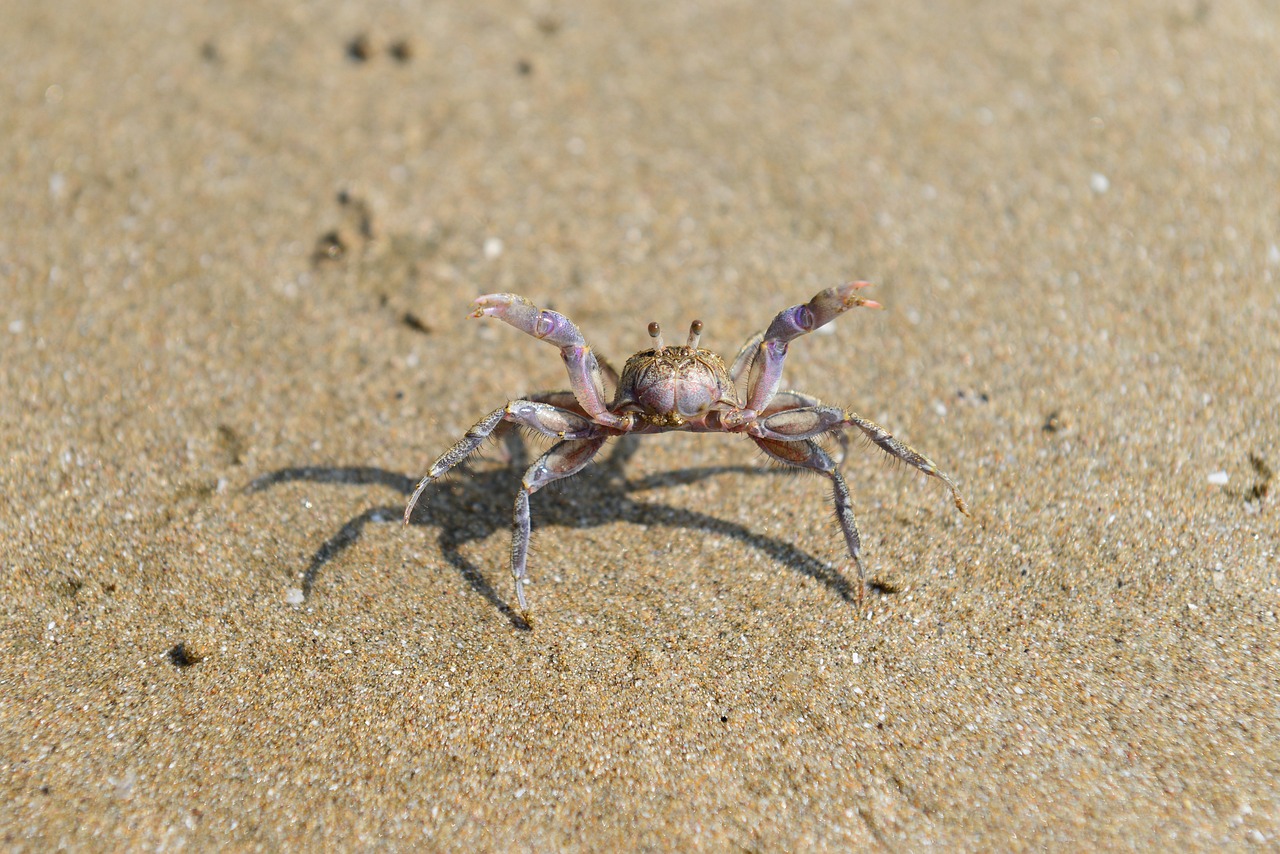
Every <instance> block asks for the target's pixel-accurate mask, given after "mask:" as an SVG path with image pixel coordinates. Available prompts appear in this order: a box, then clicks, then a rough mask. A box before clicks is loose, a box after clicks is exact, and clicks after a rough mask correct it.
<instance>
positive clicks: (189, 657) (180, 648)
mask: <svg viewBox="0 0 1280 854" xmlns="http://www.w3.org/2000/svg"><path fill="white" fill-rule="evenodd" d="M168 655H169V663H170V664H172V665H173V666H174V667H182V668H186V667H191V666H193V665H196V664H199V663H200V661H201V659H203V658H204V656H203V655H200V654H199V653H198V652H196V651H195V650H193V649H192V648H191V647H189V646H187V643H186V641H178V642H177V643H176V644H175V645H174V647H173V649H171V650H169V653H168Z"/></svg>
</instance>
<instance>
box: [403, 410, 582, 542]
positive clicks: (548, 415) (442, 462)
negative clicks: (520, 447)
mask: <svg viewBox="0 0 1280 854" xmlns="http://www.w3.org/2000/svg"><path fill="white" fill-rule="evenodd" d="M503 422H511V423H514V424H520V425H523V426H525V427H529V428H531V429H534V430H537V431H538V432H539V433H542V434H543V435H545V436H552V437H554V438H557V439H585V438H588V437H594V436H596V435H599V427H597V426H596V425H595V424H593V423H592V422H591V421H588V420H587V419H585V418H583V417H582V416H581V415H577V414H575V413H573V412H569V411H568V410H565V409H559V408H557V407H555V406H551V405H549V404H546V403H539V402H537V401H533V400H512V401H509V402H508V403H507V405H506V406H504V407H502V408H501V409H495V410H493V412H490V413H489V414H488V415H486V416H485V417H484V418H481V419H480V420H479V421H477V422H476V423H475V425H473V426H472V427H471V429H470V430H468V431H467V434H466V435H465V436H463V437H462V438H461V439H459V440H458V441H457V442H456V443H455V444H454V446H453V447H452V448H450V449H449V450H447V451H445V452H444V453H443V454H441V455H440V459H438V460H436V461H435V462H434V463H432V465H431V469H430V470H429V471H428V472H427V474H426V476H425V477H423V478H422V480H421V481H419V482H418V488H417V489H415V490H414V491H413V496H412V497H410V499H409V504H408V506H407V507H405V508H404V523H405V524H406V525H408V524H409V517H410V516H412V515H413V508H414V507H415V506H416V505H417V503H418V498H419V497H420V496H421V495H422V492H423V490H425V489H426V488H427V487H428V486H430V485H431V483H432V482H433V481H435V480H438V479H439V478H440V477H442V476H443V475H444V474H445V473H447V472H448V471H449V470H450V469H451V468H453V467H454V466H456V465H457V464H458V463H460V462H462V461H463V460H465V459H466V458H467V457H469V456H471V454H472V453H474V452H475V450H476V448H478V447H480V445H481V444H482V443H483V442H484V440H485V439H487V438H489V436H490V435H491V434H492V433H493V431H494V430H496V429H497V428H498V425H500V424H502V423H503Z"/></svg>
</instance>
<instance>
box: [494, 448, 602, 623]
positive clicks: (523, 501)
mask: <svg viewBox="0 0 1280 854" xmlns="http://www.w3.org/2000/svg"><path fill="white" fill-rule="evenodd" d="M608 438H609V437H608V436H597V437H595V438H591V439H569V440H568V441H564V442H560V443H558V444H556V445H555V446H553V447H552V448H551V450H549V451H547V452H546V453H545V454H543V455H542V456H541V457H539V458H538V461H537V462H536V463H534V464H533V465H531V466H529V470H528V471H527V472H525V474H524V480H523V481H521V489H520V492H519V494H517V495H516V509H515V515H514V517H513V519H512V523H511V575H512V576H513V577H514V578H515V581H516V602H517V604H518V605H519V608H520V614H521V616H524V617H525V619H526V621H527V620H528V617H527V616H526V614H527V612H528V610H529V603H528V602H526V601H525V597H524V582H525V578H526V577H527V576H528V567H529V534H530V531H531V524H530V520H529V496H530V495H532V494H533V493H535V492H537V491H538V490H539V489H542V487H544V486H546V485H547V484H548V483H551V482H553V481H557V480H560V479H561V478H565V477H569V476H570V475H573V474H577V473H578V472H580V471H582V469H583V467H585V466H586V465H587V463H589V462H591V459H592V457H594V456H595V455H596V452H597V451H599V450H600V448H601V446H602V445H604V443H605V441H606V440H607V439H608Z"/></svg>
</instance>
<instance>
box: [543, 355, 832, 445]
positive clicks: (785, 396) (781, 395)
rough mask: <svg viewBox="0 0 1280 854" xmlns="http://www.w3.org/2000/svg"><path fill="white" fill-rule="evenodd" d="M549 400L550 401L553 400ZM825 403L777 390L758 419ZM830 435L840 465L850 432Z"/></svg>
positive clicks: (800, 394) (798, 392)
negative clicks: (838, 450) (835, 447)
mask: <svg viewBox="0 0 1280 854" xmlns="http://www.w3.org/2000/svg"><path fill="white" fill-rule="evenodd" d="M761 334H763V333H761ZM547 402H548V403H550V402H551V401H547ZM823 405H824V404H823V403H822V401H821V400H818V398H816V397H814V396H813V395H811V394H806V393H805V392H803V391H796V390H795V389H787V390H786V391H779V392H776V393H775V394H774V395H773V398H772V399H771V400H770V401H769V403H768V405H767V406H765V408H764V411H763V412H761V413H760V414H759V415H757V416H756V421H757V423H759V422H760V421H763V420H764V419H765V418H768V417H769V416H770V415H777V414H778V413H779V412H786V411H788V410H791V409H801V408H803V407H806V406H823ZM748 432H750V428H748ZM819 435H821V434H820V433H815V434H814V435H813V436H806V437H804V438H806V439H811V438H816V437H817V436H819ZM830 435H831V436H832V437H833V438H834V439H835V440H836V442H837V443H838V444H839V445H840V453H839V455H837V456H836V457H835V461H836V465H837V466H839V465H841V464H842V463H843V462H844V460H845V457H847V456H849V433H848V431H845V430H841V429H840V428H839V427H837V428H834V429H832V430H831V432H830ZM778 438H782V437H778Z"/></svg>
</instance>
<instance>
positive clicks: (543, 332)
mask: <svg viewBox="0 0 1280 854" xmlns="http://www.w3.org/2000/svg"><path fill="white" fill-rule="evenodd" d="M471 316H472V317H496V318H498V320H502V321H505V322H506V323H509V324H511V325H512V326H514V327H515V328H516V329H519V330H520V331H521V332H525V333H528V334H529V335H532V336H533V337H534V338H540V339H542V340H543V341H546V342H547V343H548V344H553V345H555V346H556V347H581V346H583V345H585V344H586V342H585V341H584V340H583V339H582V333H581V332H580V331H578V327H577V326H574V324H573V321H571V320H570V319H569V318H567V317H565V316H564V315H563V314H560V313H559V312H555V311H551V310H549V309H539V308H538V307H537V306H536V305H534V304H533V303H531V302H529V300H527V299H525V298H524V297H522V296H520V295H519V294H485V295H484V296H482V297H478V298H477V299H476V301H475V302H474V303H472V304H471Z"/></svg>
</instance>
